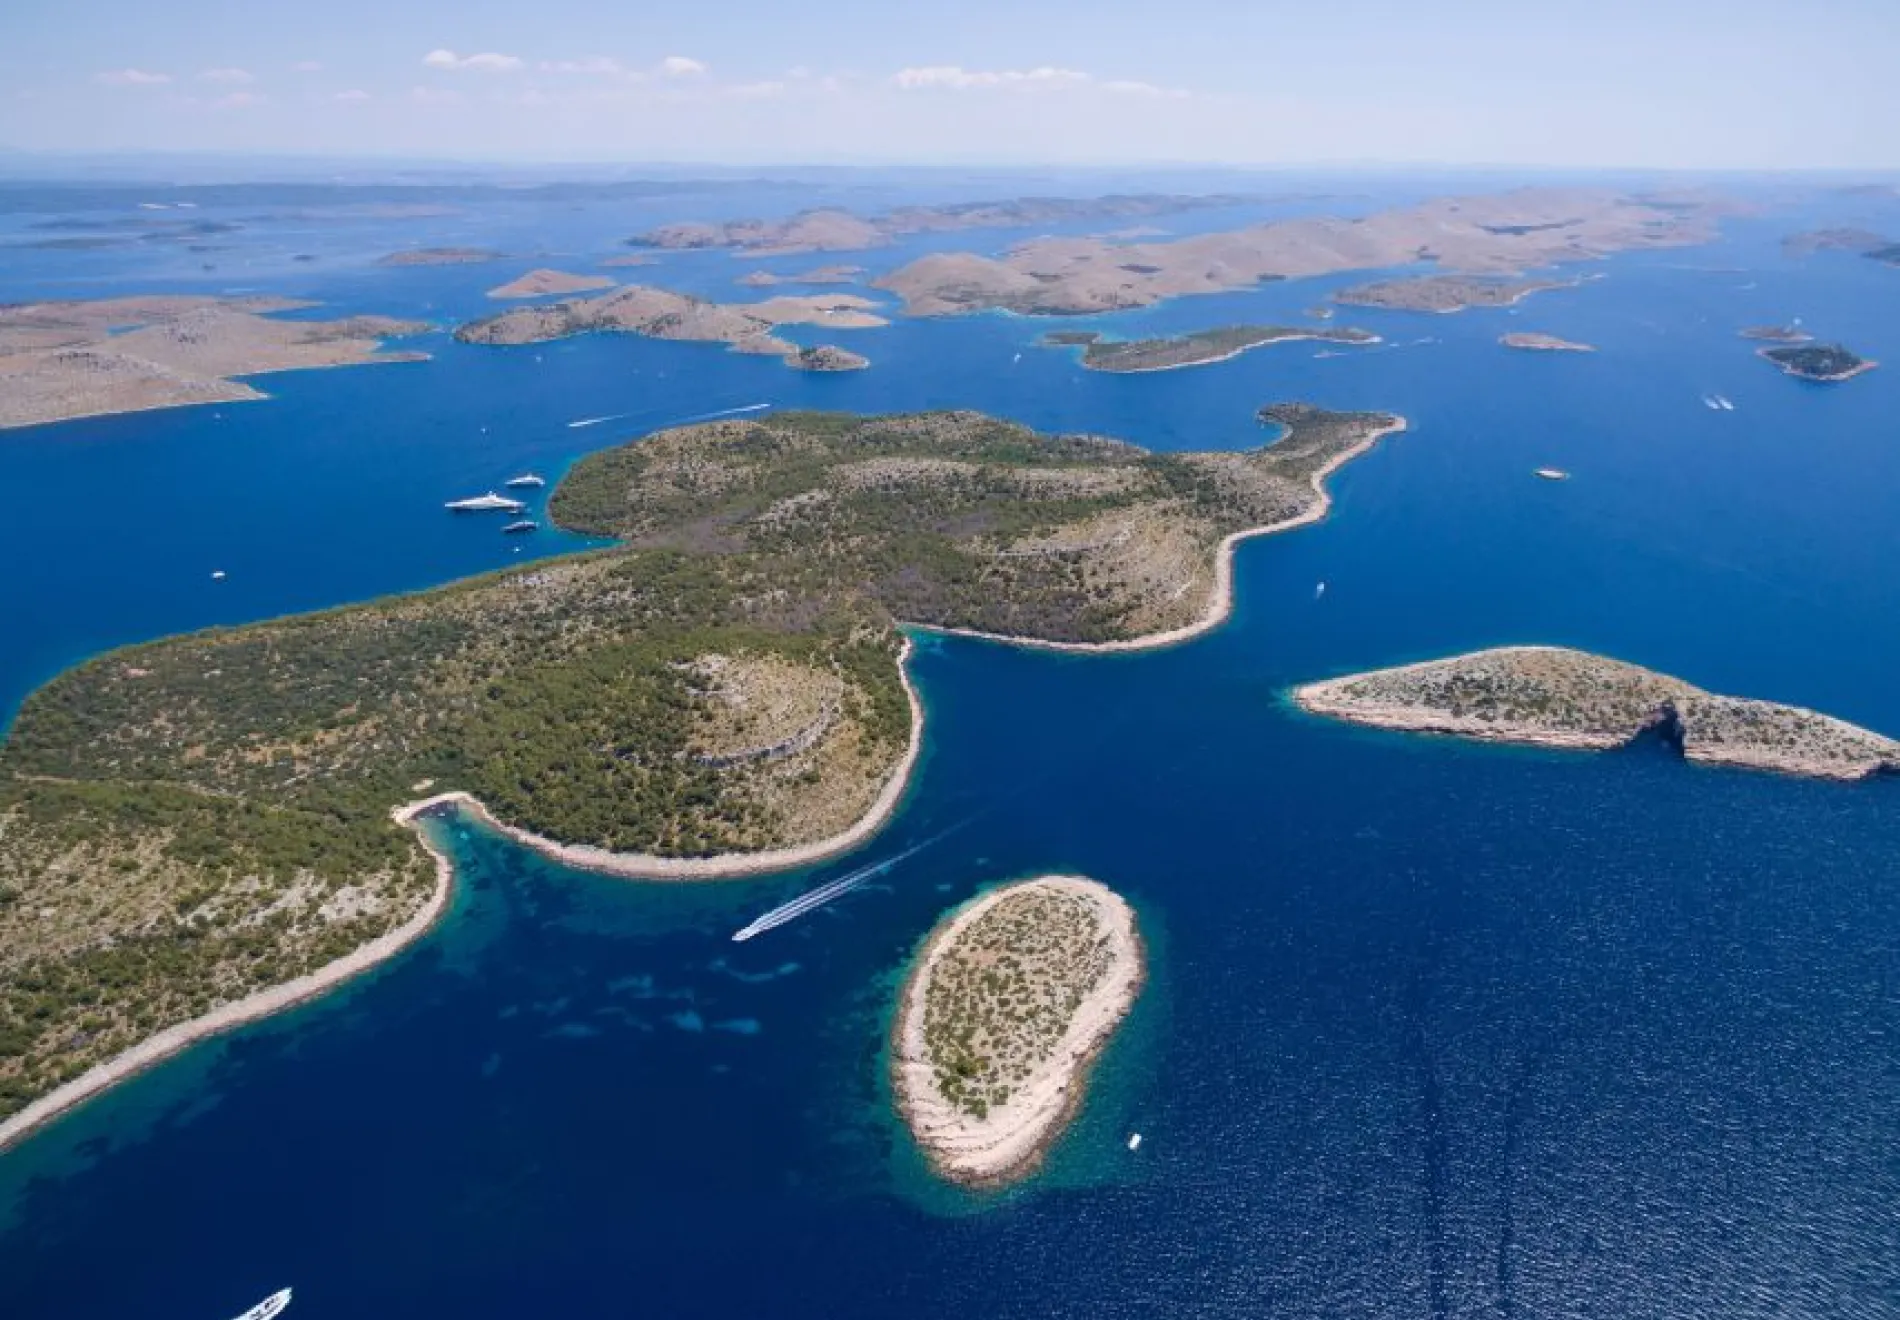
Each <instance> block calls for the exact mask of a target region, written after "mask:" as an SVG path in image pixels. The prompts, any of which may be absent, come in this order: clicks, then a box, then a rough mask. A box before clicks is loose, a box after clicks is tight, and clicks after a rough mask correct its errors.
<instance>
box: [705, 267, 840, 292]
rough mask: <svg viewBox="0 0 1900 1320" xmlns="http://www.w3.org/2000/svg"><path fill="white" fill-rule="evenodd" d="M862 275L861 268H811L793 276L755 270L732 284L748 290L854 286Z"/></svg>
mask: <svg viewBox="0 0 1900 1320" xmlns="http://www.w3.org/2000/svg"><path fill="white" fill-rule="evenodd" d="M862 274H864V267H862V266H813V267H812V268H811V269H810V270H807V271H800V272H798V273H797V274H794V275H775V274H773V273H772V272H771V271H769V270H755V271H753V272H752V273H751V274H749V275H741V276H740V277H739V278H738V279H737V280H736V281H734V282H735V283H738V284H743V285H745V286H746V287H747V288H750V289H769V288H772V287H773V286H774V285H779V284H855V283H857V281H858V277H859V276H860V275H862Z"/></svg>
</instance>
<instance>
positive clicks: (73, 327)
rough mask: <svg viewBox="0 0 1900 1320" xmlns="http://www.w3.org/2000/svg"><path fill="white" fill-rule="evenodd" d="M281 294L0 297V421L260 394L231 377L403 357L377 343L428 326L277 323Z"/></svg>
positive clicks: (362, 320) (290, 304) (0, 424)
mask: <svg viewBox="0 0 1900 1320" xmlns="http://www.w3.org/2000/svg"><path fill="white" fill-rule="evenodd" d="M315 305H316V304H314V303H309V302H299V301H296V300H294V299H288V298H216V297H203V296H196V295H178V296H168V295H155V296H147V297H136V298H103V299H98V300H95V301H89V302H46V303H20V304H15V305H13V306H8V307H0V429H4V428H7V427H15V426H38V425H40V424H42V423H45V422H59V421H67V420H70V419H72V418H76V417H97V416H102V415H105V414H108V413H122V412H141V411H144V410H146V409H151V408H176V407H182V406H184V405H187V404H194V403H239V402H243V401H246V400H251V399H262V398H264V397H266V396H265V395H264V394H263V393H262V392H261V391H260V390H257V389H255V388H254V387H252V386H250V385H248V384H245V383H244V382H243V381H242V380H240V379H238V378H239V377H245V376H255V375H261V374H264V373H266V372H272V371H295V370H300V369H304V368H310V367H342V366H352V365H356V364H361V363H374V362H413V361H419V360H422V359H425V358H426V357H427V354H423V353H413V352H405V353H386V352H384V351H382V350H383V341H384V340H386V339H393V338H399V337H402V336H407V335H417V334H423V333H425V332H427V331H428V330H430V329H432V328H433V327H431V326H429V325H427V324H425V323H423V322H419V321H397V320H393V319H391V318H389V317H385V316H349V317H344V318H342V319H340V320H335V321H286V320H280V319H277V318H276V317H274V316H272V315H269V314H270V313H273V312H285V311H295V310H300V309H303V308H308V307H313V306H315Z"/></svg>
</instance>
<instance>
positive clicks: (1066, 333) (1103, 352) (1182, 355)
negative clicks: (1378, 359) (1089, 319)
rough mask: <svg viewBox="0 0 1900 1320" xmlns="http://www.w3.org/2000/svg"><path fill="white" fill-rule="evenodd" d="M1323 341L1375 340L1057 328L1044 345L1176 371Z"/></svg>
mask: <svg viewBox="0 0 1900 1320" xmlns="http://www.w3.org/2000/svg"><path fill="white" fill-rule="evenodd" d="M1298 339H1319V340H1324V341H1325V342H1326V343H1329V344H1376V343H1378V342H1379V336H1377V335H1375V334H1372V333H1371V332H1369V331H1366V330H1331V329H1323V330H1316V329H1313V328H1312V327H1310V326H1284V325H1228V326H1220V327H1218V328H1216V329H1212V330H1196V331H1193V332H1191V333H1189V334H1185V335H1175V336H1173V337H1172V338H1167V339H1107V338H1104V337H1103V336H1102V335H1099V334H1097V333H1095V332H1093V331H1088V330H1058V331H1055V332H1053V333H1051V334H1047V335H1044V336H1043V338H1042V341H1041V342H1042V343H1043V345H1044V346H1045V347H1052V348H1061V347H1080V348H1081V349H1082V365H1083V366H1085V367H1087V368H1089V369H1090V370H1091V371H1114V372H1123V373H1129V372H1137V371H1172V370H1174V369H1176V368H1177V367H1198V366H1202V365H1204V364H1206V363H1209V362H1225V361H1226V360H1227V359H1229V358H1235V357H1239V356H1240V355H1241V354H1242V353H1245V352H1246V351H1247V350H1248V349H1250V348H1259V347H1260V346H1261V345H1263V344H1284V343H1288V342H1291V341H1293V340H1298Z"/></svg>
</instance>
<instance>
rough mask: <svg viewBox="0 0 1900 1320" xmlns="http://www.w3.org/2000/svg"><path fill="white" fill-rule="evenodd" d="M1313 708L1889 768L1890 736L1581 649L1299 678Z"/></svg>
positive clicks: (1772, 761)
mask: <svg viewBox="0 0 1900 1320" xmlns="http://www.w3.org/2000/svg"><path fill="white" fill-rule="evenodd" d="M1293 698H1294V700H1295V701H1296V702H1297V703H1298V704H1299V705H1300V706H1301V707H1302V708H1303V709H1305V710H1307V711H1310V712H1312V713H1313V714H1316V715H1329V716H1333V717H1335V718H1337V719H1342V720H1351V721H1353V722H1354V723H1358V724H1371V725H1376V726H1378V727H1380V728H1387V729H1405V730H1409V731H1414V732H1419V733H1444V734H1454V735H1457V736H1459V737H1464V738H1480V739H1484V740H1487V741H1492V742H1510V743H1525V744H1529V745H1534V746H1542V747H1569V748H1586V749H1596V750H1602V749H1608V748H1613V747H1622V746H1626V745H1628V744H1629V743H1631V742H1633V741H1635V740H1636V739H1637V738H1638V737H1640V736H1642V735H1643V734H1645V733H1649V732H1652V731H1653V732H1655V733H1657V734H1659V735H1660V736H1661V737H1663V738H1664V739H1666V740H1667V741H1668V742H1669V743H1671V744H1672V745H1674V746H1675V747H1676V748H1678V749H1679V750H1680V751H1681V752H1682V754H1683V755H1684V756H1685V757H1687V758H1688V759H1689V760H1691V761H1698V762H1702V763H1704V764H1708V765H1726V766H1736V767H1743V768H1747V769H1753V770H1774V771H1779V772H1781V773H1783V774H1791V775H1809V776H1814V777H1818V778H1824V779H1844V780H1846V779H1865V778H1867V777H1869V776H1870V775H1874V774H1879V773H1882V772H1888V771H1894V770H1900V742H1896V741H1894V740H1893V739H1891V738H1886V737H1882V736H1881V735H1880V734H1877V733H1872V732H1869V731H1868V730H1866V729H1862V728H1858V727H1856V726H1855V725H1852V724H1848V723H1846V722H1844V721H1842V720H1837V719H1834V718H1832V717H1830V716H1827V715H1821V714H1817V713H1816V712H1814V711H1811V710H1803V709H1801V708H1800V707H1797V706H1781V705H1776V704H1775V703H1773V702H1767V701H1752V700H1748V699H1746V698H1742V697H1724V696H1718V695H1717V694H1715V693H1712V692H1705V691H1703V690H1702V689H1701V688H1698V687H1692V686H1691V685H1689V684H1688V683H1685V682H1683V681H1682V680H1681V679H1677V678H1671V677H1669V676H1668V675H1666V674H1659V673H1656V672H1654V671H1653V670H1649V669H1642V668H1639V667H1637V666H1636V665H1631V664H1625V663H1623V662H1622V661H1620V660H1611V659H1608V658H1606V657H1604V656H1599V655H1591V654H1590V653H1588V652H1586V651H1572V650H1565V649H1562V648H1559V647H1548V646H1516V647H1505V648H1502V649H1499V650H1492V651H1475V652H1473V653H1471V654H1469V655H1462V656H1454V657H1452V658H1451V659H1448V660H1432V661H1427V662H1425V663H1423V664H1415V665H1403V666H1400V667H1399V668H1397V669H1380V670H1374V671H1373V672H1371V673H1366V674H1355V675H1351V676H1349V677H1346V678H1335V679H1329V680H1327V681H1325V682H1322V683H1309V684H1307V685H1306V686H1305V687H1301V688H1297V689H1295V691H1294V693H1293Z"/></svg>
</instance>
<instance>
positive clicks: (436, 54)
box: [422, 50, 521, 73]
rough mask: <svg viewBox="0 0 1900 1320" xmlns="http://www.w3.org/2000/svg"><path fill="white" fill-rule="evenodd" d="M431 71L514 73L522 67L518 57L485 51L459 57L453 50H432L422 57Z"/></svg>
mask: <svg viewBox="0 0 1900 1320" xmlns="http://www.w3.org/2000/svg"><path fill="white" fill-rule="evenodd" d="M422 62H423V63H424V64H426V65H428V66H429V67H430V68H431V69H472V70H474V71H476V72H478V73H513V72H514V71H515V70H516V69H519V68H520V67H521V57H520V56H518V55H498V54H496V53H495V52H494V51H492V50H489V51H483V52H481V53H480V54H479V55H457V54H456V53H455V52H454V51H452V50H432V51H430V52H429V53H428V54H427V55H424V56H423V57H422Z"/></svg>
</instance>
